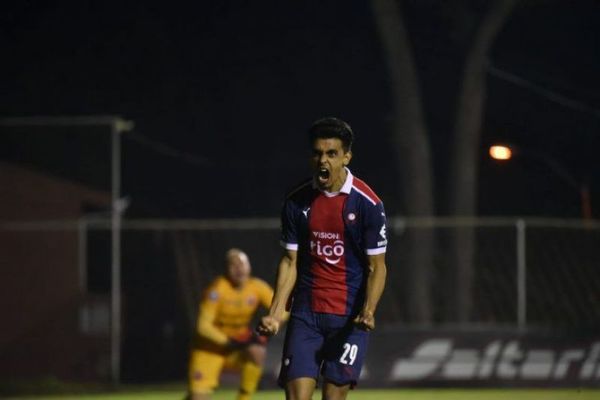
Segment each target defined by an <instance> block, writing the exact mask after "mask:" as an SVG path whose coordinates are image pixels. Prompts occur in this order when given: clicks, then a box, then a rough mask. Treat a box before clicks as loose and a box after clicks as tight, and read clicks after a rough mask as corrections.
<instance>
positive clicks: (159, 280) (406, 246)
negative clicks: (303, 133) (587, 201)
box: [0, 218, 600, 381]
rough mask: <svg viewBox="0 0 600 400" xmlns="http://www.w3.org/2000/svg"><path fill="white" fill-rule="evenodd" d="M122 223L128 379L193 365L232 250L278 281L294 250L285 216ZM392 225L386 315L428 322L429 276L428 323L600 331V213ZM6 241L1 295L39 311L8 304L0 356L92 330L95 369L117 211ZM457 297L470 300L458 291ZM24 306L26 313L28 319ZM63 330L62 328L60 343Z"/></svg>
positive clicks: (46, 225) (103, 333) (102, 366)
mask: <svg viewBox="0 0 600 400" xmlns="http://www.w3.org/2000/svg"><path fill="white" fill-rule="evenodd" d="M122 229H123V230H122V263H121V265H122V288H121V292H122V300H123V301H122V326H123V335H122V339H121V349H122V352H123V358H122V374H123V379H125V380H128V381H135V380H136V379H137V378H140V377H143V378H144V379H148V378H152V379H172V378H180V377H181V376H185V370H184V369H185V365H183V364H182V363H181V360H182V359H185V358H186V357H187V346H188V343H189V340H190V337H191V332H192V331H193V327H194V323H195V318H196V312H197V304H198V300H199V297H200V294H201V291H202V290H203V288H205V287H206V286H207V285H208V284H209V283H210V281H211V280H212V279H213V278H215V277H216V276H217V275H219V274H220V273H222V271H223V266H224V259H223V257H224V253H225V251H226V250H227V249H229V248H231V247H239V248H241V249H243V250H244V251H246V252H247V253H248V255H249V257H250V260H251V263H252V266H253V272H254V274H255V275H256V276H259V277H261V278H263V279H265V280H266V281H268V282H269V283H271V284H273V283H274V281H275V275H276V268H277V263H278V260H279V257H280V255H281V251H282V250H281V248H280V246H279V243H278V242H279V221H278V220H277V219H242V220H203V221H197V220H126V221H124V223H123V227H122ZM415 232H427V235H426V237H428V238H429V242H427V243H424V244H423V245H426V246H427V249H426V250H427V251H428V252H431V253H430V255H431V257H430V258H428V259H430V260H431V261H430V265H427V266H423V265H411V264H410V260H412V259H413V258H411V257H410V253H411V248H410V247H411V246H412V245H414V243H415V241H414V240H413V241H411V240H409V239H410V236H411V235H413V234H415ZM456 235H466V237H469V238H471V242H470V244H469V246H468V247H467V248H468V249H470V250H471V254H470V256H471V257H470V258H469V257H468V258H466V259H467V260H469V262H470V263H471V265H470V266H469V267H470V268H464V266H458V267H457V265H456V262H455V260H456V258H455V257H453V254H454V253H455V252H456V250H457V249H456V248H454V247H455V245H456V243H459V242H455V241H453V238H454V237H455V236H456ZM388 236H389V237H388V238H389V246H388V253H387V266H388V278H387V284H386V290H385V292H384V295H383V297H382V300H381V302H380V306H379V308H378V314H377V318H378V323H379V325H380V326H382V325H388V326H396V325H400V326H415V325H416V324H417V323H418V324H421V325H422V324H423V320H420V321H415V320H414V319H413V316H414V313H411V310H410V307H411V304H413V303H414V301H415V299H414V298H412V299H411V296H412V295H413V293H415V290H414V289H415V285H426V286H427V290H424V291H421V292H419V293H421V294H422V293H425V294H426V295H428V296H430V298H429V299H427V303H428V304H429V306H428V307H429V308H430V310H428V311H427V312H428V317H429V320H428V321H425V324H426V325H427V326H429V327H442V326H445V327H448V326H454V327H458V328H473V327H474V326H476V327H491V328H510V329H513V328H514V329H529V328H535V329H539V328H543V329H568V330H569V331H570V332H577V331H583V330H585V329H597V328H598V324H599V323H600V268H599V266H600V223H599V222H595V221H571V220H554V219H544V220H541V219H485V218H477V219H442V218H437V219H436V218H433V219H420V220H418V219H404V218H392V219H390V221H389V229H388ZM416 237H421V236H418V235H417V236H416ZM0 240H2V242H3V243H5V244H9V246H3V249H2V252H0V262H1V263H2V265H3V268H2V270H3V271H4V272H3V279H2V280H0V282H1V283H0V284H1V285H2V293H3V302H5V303H6V305H7V306H9V307H13V306H11V304H12V305H14V307H13V308H15V309H16V307H17V305H18V304H20V305H21V306H23V307H31V310H32V311H30V310H23V308H22V307H21V312H16V313H8V316H7V318H8V319H10V318H13V319H14V320H11V321H7V325H6V326H7V327H11V328H7V329H5V333H6V332H8V333H7V334H6V335H5V337H3V338H2V342H0V358H4V359H5V360H11V359H12V358H14V360H18V359H20V358H23V359H27V358H26V357H23V351H24V350H23V349H25V348H30V349H35V348H36V347H35V346H34V344H35V343H38V344H40V343H41V342H40V340H42V339H40V335H39V332H40V331H43V332H54V333H56V335H57V338H58V337H62V338H65V340H64V341H65V345H68V344H69V345H73V344H74V343H79V342H82V340H80V339H81V338H82V337H83V338H84V340H83V341H86V340H87V341H89V340H90V338H92V339H93V338H96V339H97V340H96V341H95V342H94V344H93V345H91V344H89V343H88V344H87V345H84V344H82V346H84V347H85V346H87V347H85V348H86V349H88V350H86V351H87V352H86V351H82V352H78V351H73V352H70V353H69V354H71V355H70V356H69V357H71V356H73V357H75V356H76V355H77V354H79V355H78V356H79V357H80V358H81V360H79V361H78V360H75V359H74V360H73V362H72V363H71V365H78V363H79V364H80V365H88V366H89V362H88V361H87V360H89V359H90V357H92V355H91V354H92V353H94V352H97V349H98V348H103V347H102V346H104V347H106V345H107V343H108V342H107V340H106V339H107V336H108V332H109V331H110V294H111V282H112V281H111V253H110V252H111V246H110V243H111V226H110V223H109V221H107V220H106V219H101V218H100V219H98V218H89V219H88V218H83V219H80V220H79V221H52V222H49V221H46V222H28V223H21V222H10V223H7V222H5V223H1V224H0ZM460 243H463V242H460ZM417 244H418V242H417ZM453 246H454V247H453ZM459 250H461V249H459ZM463 259H465V258H463ZM419 268H422V269H427V274H424V275H423V274H422V275H418V274H416V275H415V270H418V269H419ZM465 271H467V272H465ZM460 273H463V274H465V275H464V276H461V275H460ZM415 276H420V278H419V279H420V280H415V279H414V277H415ZM423 276H424V277H425V278H426V279H425V280H423ZM461 279H468V280H469V281H470V284H469V285H462V286H460V287H462V288H470V290H469V291H468V292H467V293H463V292H460V293H459V291H458V290H457V284H460V282H461ZM458 295H460V296H462V297H464V298H466V299H468V301H467V302H462V303H461V302H456V301H454V300H453V299H454V298H456V297H457V296H458ZM40 298H42V299H41V300H40ZM44 298H45V300H43V299H44ZM457 304H466V306H467V307H468V310H463V311H465V312H463V313H462V314H461V313H456V310H455V309H453V308H454V307H455V306H456V305H457ZM22 311H26V312H27V315H28V317H27V318H25V319H24V318H22V316H23V315H24V314H23V312H22ZM13 314H14V315H13ZM58 314H60V315H58ZM63 314H69V315H68V316H65V315H63ZM456 315H466V318H463V319H462V320H459V319H457V318H455V316H456ZM57 321H63V322H64V326H60V327H59V326H58V325H57V324H58V322H57ZM13 328H14V329H13ZM68 332H70V333H68ZM67 333H68V334H67ZM47 336H48V335H47ZM49 337H51V335H49ZM77 338H80V339H77ZM60 340H62V339H56V338H55V339H54V342H55V343H54V345H55V346H56V343H58V342H60ZM57 341H58V342H57ZM98 343H103V344H98ZM16 349H19V350H18V351H17V350H16ZM92 349H95V350H92ZM105 350H106V349H105ZM13 353H14V354H13ZM94 354H96V353H94ZM108 354H109V352H106V351H104V353H103V355H101V356H98V357H96V359H97V362H96V363H95V364H94V367H93V368H96V369H97V370H98V371H100V375H106V376H109V375H108V374H109V371H108V369H109V368H110V363H109V361H108ZM11 357H12V358H11ZM94 357H95V356H94ZM42 358H43V357H42ZM49 359H52V357H49ZM15 362H16V361H15ZM11 367H13V368H14V367H15V364H13V365H12V366H11ZM28 368H30V366H28ZM98 371H88V375H89V376H92V375H94V374H97V372H98ZM140 379H141V378H140Z"/></svg>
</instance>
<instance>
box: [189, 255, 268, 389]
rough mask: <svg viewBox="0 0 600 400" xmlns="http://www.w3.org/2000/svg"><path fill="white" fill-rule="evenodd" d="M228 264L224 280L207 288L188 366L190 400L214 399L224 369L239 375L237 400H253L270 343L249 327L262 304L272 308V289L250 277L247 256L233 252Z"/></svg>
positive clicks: (221, 279)
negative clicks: (239, 373) (234, 370)
mask: <svg viewBox="0 0 600 400" xmlns="http://www.w3.org/2000/svg"><path fill="white" fill-rule="evenodd" d="M225 263H226V274H225V276H221V277H219V278H217V279H216V280H215V281H214V282H213V283H212V284H211V285H210V286H209V287H208V289H207V290H206V293H205V295H204V297H203V299H202V302H201V304H200V310H199V315H198V324H197V329H198V332H197V333H198V338H197V340H196V343H195V344H194V347H193V348H192V352H191V356H190V366H189V392H190V395H189V398H191V399H192V400H206V399H209V398H210V394H211V393H212V391H213V390H214V389H215V388H216V387H217V386H218V383H219V376H220V374H221V371H222V369H223V368H224V367H229V368H233V369H237V370H239V371H241V378H240V387H239V393H238V397H237V398H238V400H247V399H250V398H251V396H252V394H253V393H254V392H255V391H256V387H257V386H258V382H259V380H260V377H261V375H262V368H263V364H264V359H265V356H266V346H265V342H266V340H265V337H261V336H258V335H257V334H255V333H253V332H252V331H251V329H250V328H249V326H248V325H249V324H250V322H251V319H252V317H253V316H254V314H255V313H256V311H257V309H258V306H259V305H262V306H263V307H265V308H268V307H269V306H270V305H271V300H272V298H273V290H272V289H271V287H270V286H269V285H268V284H267V283H265V282H263V281H262V280H260V279H258V278H253V277H251V276H250V273H251V267H250V262H249V260H248V256H247V255H246V254H245V253H244V252H243V251H241V250H239V249H230V250H229V251H227V253H226V256H225Z"/></svg>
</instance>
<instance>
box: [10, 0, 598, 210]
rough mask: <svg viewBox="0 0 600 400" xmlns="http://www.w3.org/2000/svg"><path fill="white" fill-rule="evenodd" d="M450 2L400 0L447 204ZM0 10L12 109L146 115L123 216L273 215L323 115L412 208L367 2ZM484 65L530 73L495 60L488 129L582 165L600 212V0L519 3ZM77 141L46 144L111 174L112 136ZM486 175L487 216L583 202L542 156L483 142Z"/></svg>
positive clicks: (456, 63)
mask: <svg viewBox="0 0 600 400" xmlns="http://www.w3.org/2000/svg"><path fill="white" fill-rule="evenodd" d="M267 3H269V4H267ZM440 3H443V2H436V1H414V0H413V1H406V2H404V12H405V20H406V24H407V27H408V29H409V33H410V36H411V42H412V45H413V48H414V52H415V56H416V62H417V66H418V73H419V77H420V85H421V87H422V90H423V95H424V106H425V113H426V117H427V123H428V127H429V130H430V135H431V142H432V146H433V154H434V156H435V170H436V178H437V180H436V182H437V183H436V193H437V196H436V201H437V209H438V213H440V214H443V212H444V195H443V190H444V188H445V187H446V186H447V185H446V182H445V180H446V175H445V174H446V171H447V169H448V148H449V145H450V143H451V141H452V136H451V134H450V133H451V131H452V123H453V119H452V118H453V111H454V105H455V100H456V97H455V96H456V89H457V87H458V80H459V76H460V70H461V60H462V59H461V56H460V55H459V52H458V51H456V47H455V44H454V42H453V40H454V38H453V31H452V30H451V29H450V28H449V24H448V21H447V18H446V17H445V16H447V12H448V11H447V10H446V11H445V13H446V14H445V13H444V12H442V11H441V7H440V6H439V4H440ZM446 3H448V2H446ZM450 3H451V2H450ZM473 3H477V2H476V1H475V2H473ZM480 3H481V2H480ZM3 8H4V9H3V11H2V13H1V15H0V34H1V37H0V45H1V48H2V53H3V57H2V63H0V71H1V74H2V78H3V79H2V81H1V88H0V110H1V113H2V114H3V115H4V116H30V115H95V114H102V115H106V114H115V115H121V116H123V117H124V118H127V119H130V120H133V121H135V125H136V128H135V131H134V132H133V135H130V136H129V137H128V136H127V135H125V136H124V138H123V193H124V194H125V195H128V196H130V198H131V200H132V203H131V204H132V205H131V208H130V210H129V211H128V213H129V216H145V217H238V216H275V215H277V214H278V210H279V205H280V202H281V200H282V196H283V193H284V192H285V190H286V189H288V188H290V187H291V186H293V185H294V184H295V183H296V182H298V181H300V180H301V179H302V178H303V177H305V176H306V174H307V173H308V164H307V155H308V152H307V142H306V133H305V132H306V129H307V127H308V126H309V125H310V124H311V122H312V121H313V120H315V119H316V118H319V117H322V116H327V115H335V116H339V117H341V118H343V119H346V120H347V121H349V122H350V123H351V125H352V126H353V128H354V130H355V133H356V136H357V138H356V147H355V149H354V157H355V158H354V160H353V164H352V169H353V171H354V172H355V173H356V174H357V175H359V176H360V177H361V178H364V179H365V180H366V181H367V182H369V183H370V184H371V186H372V187H373V188H374V189H375V190H376V191H377V192H378V193H379V194H380V195H381V197H382V198H383V200H384V201H385V203H386V208H387V209H388V211H389V212H390V213H391V214H394V215H400V214H402V212H403V209H402V205H401V203H400V202H399V200H398V199H399V198H400V193H401V188H399V187H397V185H396V183H395V182H397V177H396V176H395V173H394V172H393V171H391V168H390V164H391V163H390V162H389V159H390V157H392V154H391V152H390V150H389V148H390V146H389V139H388V128H389V125H390V110H391V101H390V94H389V90H388V84H389V81H388V76H387V71H386V68H385V62H384V60H383V55H382V52H381V47H380V43H379V40H378V37H377V34H376V30H375V26H374V23H373V19H372V15H371V9H370V6H369V3H368V2H332V1H319V2H314V1H302V2H279V3H275V2H273V3H271V2H247V1H237V2H193V3H192V2H189V3H181V4H179V3H177V2H168V3H166V2H160V3H154V2H138V3H137V4H134V3H133V2H131V3H129V2H124V1H119V2H117V1H110V0H109V1H102V2H92V1H64V2H52V3H51V4H48V3H44V4H37V3H36V2H32V1H20V2H14V3H10V4H8V5H4V6H3ZM490 65H491V67H493V68H496V69H497V70H501V71H504V72H508V73H510V74H513V75H514V76H517V77H519V78H520V79H523V80H524V82H526V84H525V85H519V84H515V83H513V82H510V81H507V80H506V79H501V78H499V77H498V76H497V75H493V74H490V75H488V82H487V83H488V99H487V100H488V101H487V104H486V114H485V121H484V127H483V136H482V142H483V144H489V143H491V142H494V141H496V140H502V141H507V142H512V143H516V144H519V145H520V146H522V147H527V148H531V149H535V150H536V151H540V152H543V153H545V154H548V155H549V156H550V157H552V158H554V159H557V160H558V161H559V162H560V163H561V165H563V166H564V167H565V168H567V169H568V170H569V171H570V173H572V174H573V176H574V177H576V178H577V179H578V180H581V179H582V178H583V177H584V176H586V177H588V179H589V181H590V183H591V188H592V199H593V200H594V203H595V205H596V207H595V208H598V209H600V208H599V207H600V202H599V201H597V200H598V199H597V198H599V197H600V193H599V191H598V188H599V187H600V167H599V165H598V164H599V163H597V162H596V161H595V154H594V153H595V149H596V148H598V145H600V139H599V137H600V111H599V110H600V79H598V77H597V71H598V69H599V68H598V67H599V65H600V3H599V2H597V1H593V0H580V1H577V2H567V1H551V0H548V1H522V2H521V3H520V4H519V5H518V6H517V7H516V9H515V10H514V11H513V13H512V15H511V16H510V17H509V19H508V20H507V21H506V24H505V26H504V28H503V30H502V32H501V33H500V34H499V36H498V39H497V41H496V43H495V45H494V47H493V49H492V52H491V54H490ZM539 88H543V89H544V90H545V92H540V91H539V90H538V89H539ZM555 95H559V96H562V97H558V100H560V101H559V102H562V103H563V104H559V103H557V102H556V101H553V99H554V100H556V98H555ZM564 99H569V100H571V101H572V102H570V103H568V104H566V103H565V102H564V101H563V100H564ZM98 136H101V135H98ZM30 145H31V146H32V147H34V148H35V146H36V145H35V144H31V143H30ZM62 145H63V146H64V143H63V144H62ZM47 146H48V147H47V148H49V149H51V148H52V145H47ZM66 146H67V149H66V150H65V148H64V147H61V150H57V149H53V150H52V151H49V152H47V153H50V154H59V155H60V156H59V157H55V158H57V159H59V160H61V159H62V160H64V159H65V158H68V157H69V155H72V154H75V153H82V154H83V155H82V156H81V157H74V158H77V159H79V160H80V162H83V163H85V162H86V160H87V162H88V163H93V165H92V166H89V165H88V169H90V170H94V169H95V172H93V171H92V172H90V173H89V174H88V175H89V180H88V181H87V182H86V179H88V178H86V177H85V176H76V177H73V176H71V177H70V178H72V179H76V180H80V181H83V182H84V183H86V184H89V185H93V186H97V187H102V185H104V187H106V182H103V183H99V182H98V179H97V177H98V176H108V174H109V170H108V167H109V163H108V158H106V159H103V155H104V154H105V153H104V151H105V150H107V148H106V143H103V142H102V140H98V146H97V147H96V148H94V149H91V150H90V148H89V144H88V145H82V144H81V143H79V142H74V143H71V144H68V143H67V144H66ZM15 148H16V147H13V150H12V153H11V151H10V150H6V149H5V150H4V151H3V152H2V157H3V158H6V159H9V160H20V162H22V163H24V164H33V165H46V167H47V169H50V170H51V172H53V173H58V174H60V175H66V177H69V172H65V171H68V170H69V169H72V168H65V167H64V165H63V167H62V168H61V166H60V162H58V163H57V162H51V163H49V162H48V161H47V160H46V161H44V160H40V159H39V158H40V157H41V158H44V156H40V157H37V158H36V157H28V156H26V155H23V154H21V152H22V151H23V150H22V149H20V150H19V154H16V150H14V149H15ZM82 148H83V149H82ZM37 151H38V152H39V151H40V149H39V148H38V149H37ZM167 151H168V152H169V154H166V152H167ZM35 152H36V150H35V149H33V150H32V153H35ZM92 153H93V154H92ZM106 156H107V157H108V151H106ZM47 157H50V156H47ZM65 163H66V162H65ZM50 164H51V165H52V166H51V167H48V165H50ZM82 170H85V168H83V169H82ZM480 175H481V178H480V206H479V213H480V214H482V215H548V216H561V217H577V216H578V215H579V201H578V194H577V191H576V190H575V189H574V188H571V187H569V186H568V185H566V184H565V183H564V182H562V181H561V180H560V179H558V178H557V177H556V176H555V175H553V174H552V173H550V172H549V171H548V169H547V168H545V167H544V166H543V165H541V164H540V163H538V162H535V161H534V160H531V159H522V160H514V162H512V163H511V164H510V165H508V164H507V165H498V164H497V163H492V162H490V161H489V160H486V158H485V154H483V149H482V161H481V174H480ZM95 177H96V178H95ZM598 214H599V213H598V212H595V216H598Z"/></svg>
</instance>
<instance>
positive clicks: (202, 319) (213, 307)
mask: <svg viewBox="0 0 600 400" xmlns="http://www.w3.org/2000/svg"><path fill="white" fill-rule="evenodd" d="M219 296H220V293H219V292H218V291H217V290H216V288H214V287H213V288H212V290H211V289H209V290H208V293H207V295H206V296H205V298H204V300H202V302H201V303H200V310H199V315H198V324H197V326H196V329H197V330H198V334H199V335H200V336H201V337H203V338H205V339H208V340H210V341H211V342H213V343H216V344H219V345H225V344H227V343H228V342H229V339H228V338H227V335H225V333H224V332H222V331H221V330H220V329H219V328H217V327H216V326H215V320H216V317H217V311H218V306H219Z"/></svg>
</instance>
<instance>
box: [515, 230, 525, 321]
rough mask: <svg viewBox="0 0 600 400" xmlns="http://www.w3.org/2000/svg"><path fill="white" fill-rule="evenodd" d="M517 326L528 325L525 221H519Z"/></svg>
mask: <svg viewBox="0 0 600 400" xmlns="http://www.w3.org/2000/svg"><path fill="white" fill-rule="evenodd" d="M516 226H517V325H518V327H519V329H520V330H523V329H525V325H526V324H527V286H526V283H527V258H526V256H527V254H526V246H527V238H526V236H525V228H526V225H525V221H524V220H523V219H518V220H517V223H516Z"/></svg>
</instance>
